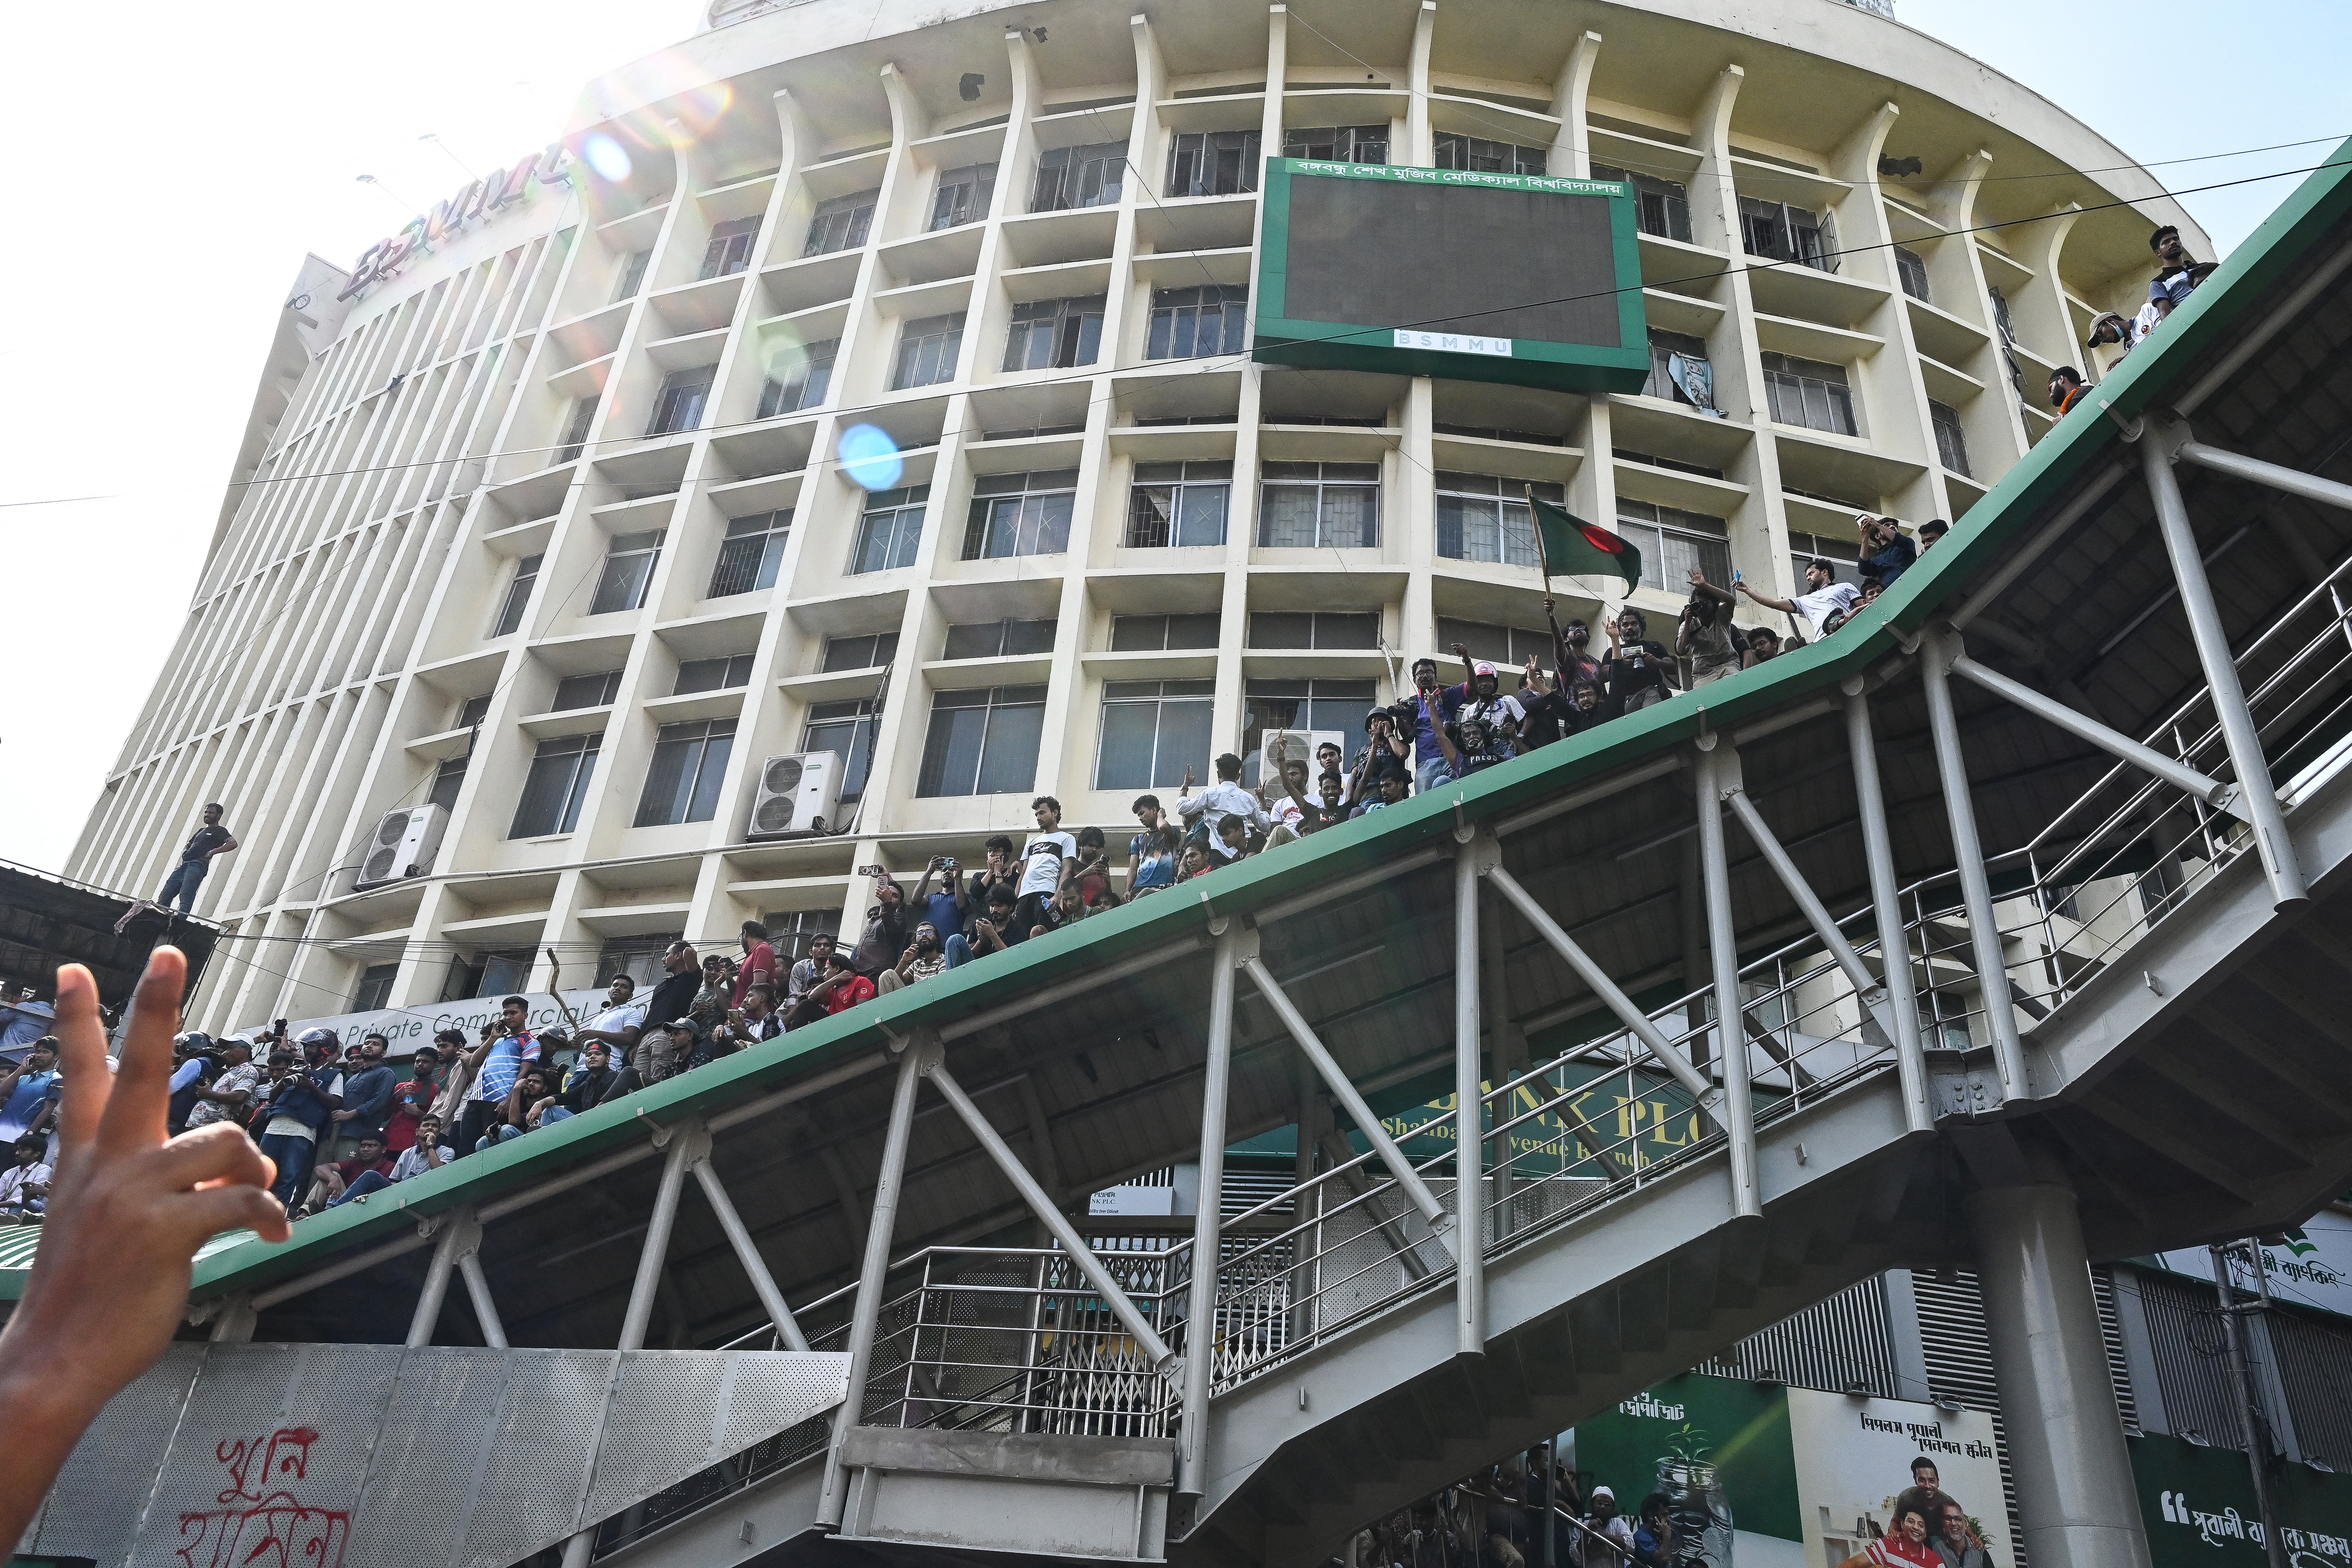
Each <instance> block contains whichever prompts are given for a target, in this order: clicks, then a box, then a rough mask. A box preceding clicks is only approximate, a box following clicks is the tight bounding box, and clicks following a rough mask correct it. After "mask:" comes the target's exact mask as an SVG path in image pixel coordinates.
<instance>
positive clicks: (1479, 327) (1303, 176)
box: [1251, 158, 1650, 392]
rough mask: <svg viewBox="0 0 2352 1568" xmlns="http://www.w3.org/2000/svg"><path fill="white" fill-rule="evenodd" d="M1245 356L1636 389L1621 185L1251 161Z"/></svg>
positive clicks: (1630, 267) (1640, 333) (1645, 369)
mask: <svg viewBox="0 0 2352 1568" xmlns="http://www.w3.org/2000/svg"><path fill="white" fill-rule="evenodd" d="M1264 199H1265V232H1264V235H1263V237H1262V242H1261V244H1260V245H1259V247H1258V278H1257V299H1256V301H1255V303H1256V312H1257V319H1256V328H1255V337H1254V339H1253V340H1252V343H1251V353H1252V357H1254V358H1255V359H1257V360H1259V361H1261V362H1263V363H1268V364H1291V365H1307V366H1313V367H1322V368H1328V369H1337V370H1371V371H1391V372H1395V373H1399V374H1408V375H1442V376H1449V377H1453V378H1454V379H1456V380H1464V381H1502V382H1512V383H1516V384H1520V385H1525V386H1548V387H1556V388H1559V389H1562V390H1565V391H1570V392H1638V391H1640V390H1641V387H1642V384H1643V380H1644V379H1645V378H1646V377H1647V375H1648V374H1649V367H1650V351H1649V334H1648V330H1647V327H1646V325H1645V321H1644V318H1643V310H1642V268H1641V258H1640V254H1639V250H1638V248H1637V245H1638V242H1637V241H1636V239H1635V237H1634V236H1635V227H1634V215H1633V193H1632V192H1631V190H1630V189H1629V188H1628V187H1626V186H1624V185H1622V184H1617V183H1616V182H1614V181H1611V180H1570V179H1555V178H1552V177H1550V176H1549V175H1543V174H1477V173H1468V172H1464V171H1459V170H1453V169H1403V168H1391V167H1389V166H1387V165H1384V164H1377V163H1321V162H1318V161H1314V160H1310V159H1304V158H1269V159H1267V160H1266V173H1265V192H1264Z"/></svg>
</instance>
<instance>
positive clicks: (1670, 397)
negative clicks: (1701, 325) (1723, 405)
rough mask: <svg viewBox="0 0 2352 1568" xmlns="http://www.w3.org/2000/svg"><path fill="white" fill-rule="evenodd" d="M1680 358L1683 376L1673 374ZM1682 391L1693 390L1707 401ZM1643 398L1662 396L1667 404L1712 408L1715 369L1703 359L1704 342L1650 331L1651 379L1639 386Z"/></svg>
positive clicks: (1677, 333) (1654, 330)
mask: <svg viewBox="0 0 2352 1568" xmlns="http://www.w3.org/2000/svg"><path fill="white" fill-rule="evenodd" d="M1678 358H1679V359H1681V360H1683V361H1685V363H1684V364H1683V366H1682V367H1681V368H1682V374H1681V375H1680V376H1679V377H1677V376H1676V375H1675V360H1676V359H1678ZM1685 388H1695V389H1696V390H1697V391H1698V392H1699V393H1700V394H1701V395H1703V396H1704V397H1705V399H1706V401H1704V402H1702V401H1700V399H1699V398H1697V397H1693V396H1692V395H1690V392H1689V391H1686V390H1685ZM1642 395H1643V396H1644V397H1663V398H1664V399H1665V400H1666V401H1667V402H1668V403H1679V404H1682V405H1685V407H1689V408H1712V407H1714V406H1715V367H1714V365H1713V363H1711V362H1710V361H1709V360H1708V359H1707V357H1706V339H1705V338H1694V337H1691V336H1689V335H1687V334H1686V333H1683V332H1665V331H1659V330H1658V329H1657V328H1655V327H1652V328H1651V329H1650V379H1649V380H1647V381H1645V382H1643V384H1642Z"/></svg>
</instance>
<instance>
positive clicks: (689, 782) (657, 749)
mask: <svg viewBox="0 0 2352 1568" xmlns="http://www.w3.org/2000/svg"><path fill="white" fill-rule="evenodd" d="M701 728H702V726H700V725H699V724H695V725H682V724H681V725H664V726H663V729H662V739H660V740H658V741H656V742H655V743H654V755H653V763H652V765H651V766H650V767H648V768H647V769H646V791H645V794H644V795H641V796H639V797H638V800H637V816H636V821H635V825H634V826H638V827H654V826H661V825H664V824H667V823H673V822H677V821H681V820H683V817H682V816H681V814H682V813H683V812H684V811H685V809H686V795H687V792H688V790H689V789H691V788H692V787H693V783H694V763H695V760H696V758H697V756H698V755H699V753H700V752H701V751H702V742H701V740H700V739H699V734H700V731H701ZM686 729H691V730H693V731H696V734H697V738H696V739H694V740H691V741H689V740H686V739H684V738H682V737H680V736H678V735H676V734H674V733H672V731H677V730H686Z"/></svg>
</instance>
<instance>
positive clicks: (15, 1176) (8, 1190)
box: [0, 1132, 52, 1221]
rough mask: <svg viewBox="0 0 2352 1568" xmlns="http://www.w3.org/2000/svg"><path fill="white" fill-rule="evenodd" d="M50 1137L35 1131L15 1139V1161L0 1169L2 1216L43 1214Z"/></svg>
mask: <svg viewBox="0 0 2352 1568" xmlns="http://www.w3.org/2000/svg"><path fill="white" fill-rule="evenodd" d="M48 1148H49V1141H48V1140H47V1139H46V1138H43V1137H40V1136H38V1135H37V1134H35V1133H29V1132H28V1133H26V1135H25V1136H24V1137H22V1138H19V1139H17V1140H16V1163H15V1164H13V1165H10V1166H8V1167H7V1168H6V1169H5V1170H0V1219H5V1220H16V1221H22V1220H31V1219H38V1218H40V1217H41V1210H42V1209H43V1208H44V1207H45V1206H46V1205H47V1203H48V1200H49V1179H50V1176H51V1174H52V1173H51V1172H50V1170H49V1167H48V1164H47V1155H48Z"/></svg>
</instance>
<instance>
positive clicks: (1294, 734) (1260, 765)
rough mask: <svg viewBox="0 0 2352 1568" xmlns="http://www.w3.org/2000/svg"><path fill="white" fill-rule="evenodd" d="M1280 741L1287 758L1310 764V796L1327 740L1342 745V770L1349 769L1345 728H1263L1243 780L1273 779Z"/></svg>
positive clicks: (1308, 774)
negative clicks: (1318, 752) (1318, 756)
mask: <svg viewBox="0 0 2352 1568" xmlns="http://www.w3.org/2000/svg"><path fill="white" fill-rule="evenodd" d="M1365 706H1366V707H1368V708H1369V707H1370V703H1367V704H1365ZM1277 741H1278V742H1281V743H1282V746H1283V749H1284V760H1285V761H1291V760H1297V761H1298V762H1303V763H1306V764H1307V795H1309V796H1312V795H1314V793H1315V775H1316V774H1317V773H1320V772H1321V771H1322V770H1321V769H1320V768H1318V766H1316V763H1315V751H1316V748H1317V747H1318V746H1320V745H1322V744H1323V743H1324V742H1330V743H1331V744H1332V745H1334V746H1337V747H1339V765H1340V772H1341V773H1343V774H1344V773H1346V771H1347V764H1348V763H1349V756H1348V737H1347V734H1346V732H1345V731H1339V730H1261V731H1258V737H1257V750H1256V751H1255V752H1251V753H1250V754H1249V756H1248V758H1247V759H1246V761H1247V763H1248V766H1247V767H1245V768H1244V769H1243V770H1242V776H1243V779H1244V782H1245V783H1247V784H1253V785H1254V784H1256V783H1257V781H1258V780H1259V779H1260V778H1264V779H1265V781H1266V782H1267V783H1268V784H1272V783H1273V782H1274V773H1273V771H1272V768H1271V765H1270V764H1271V763H1272V762H1273V759H1274V748H1275V743H1276V742H1277Z"/></svg>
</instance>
